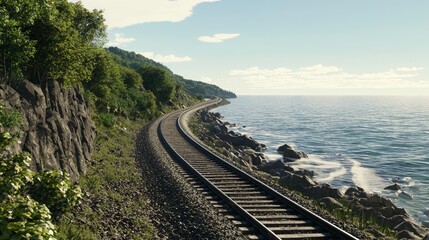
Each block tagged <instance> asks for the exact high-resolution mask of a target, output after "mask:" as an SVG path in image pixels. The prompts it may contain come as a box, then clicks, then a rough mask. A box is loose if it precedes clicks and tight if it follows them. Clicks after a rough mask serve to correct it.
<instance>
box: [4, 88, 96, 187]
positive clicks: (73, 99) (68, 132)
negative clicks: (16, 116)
mask: <svg viewBox="0 0 429 240" xmlns="http://www.w3.org/2000/svg"><path fill="white" fill-rule="evenodd" d="M0 100H1V102H2V104H4V105H5V106H6V108H14V109H16V110H18V111H20V112H21V113H22V115H23V116H24V121H23V133H22V134H21V136H20V140H21V143H20V144H19V145H17V146H15V147H16V148H18V149H20V150H23V151H26V152H29V153H30V154H31V155H32V159H33V162H32V169H33V170H36V171H41V170H44V169H62V170H65V171H67V172H68V173H69V174H70V175H71V177H72V180H73V181H77V180H78V178H79V175H81V174H85V172H86V164H85V162H86V161H87V160H89V159H90V153H91V151H92V143H93V141H94V138H95V125H94V122H93V121H92V119H91V117H90V116H89V113H88V107H87V105H86V103H85V100H84V97H83V94H82V91H81V89H80V88H79V87H76V88H72V89H64V88H63V87H62V86H61V85H60V84H59V83H58V82H57V81H48V82H46V83H44V84H41V85H36V84H33V83H31V82H29V81H27V80H24V81H22V83H20V84H19V85H18V86H16V87H13V88H12V87H10V86H6V85H0Z"/></svg>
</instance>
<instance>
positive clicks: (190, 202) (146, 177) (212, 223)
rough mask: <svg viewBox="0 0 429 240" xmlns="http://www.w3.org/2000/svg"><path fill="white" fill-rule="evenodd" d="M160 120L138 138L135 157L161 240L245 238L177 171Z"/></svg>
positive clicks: (152, 218) (148, 126)
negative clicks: (162, 139) (159, 132)
mask: <svg viewBox="0 0 429 240" xmlns="http://www.w3.org/2000/svg"><path fill="white" fill-rule="evenodd" d="M159 122H160V119H157V120H155V121H154V122H152V123H151V124H149V125H147V126H146V127H144V128H143V129H142V131H141V132H140V134H139V135H138V137H137V142H136V158H137V160H138V163H139V165H140V168H141V170H142V178H143V181H144V182H145V185H146V186H145V189H144V194H145V195H146V196H147V198H148V205H149V211H150V212H149V214H148V215H149V217H150V219H151V223H152V224H153V225H154V226H155V227H156V228H157V236H156V237H157V238H158V239H244V237H243V236H242V235H241V232H239V231H238V229H237V228H236V227H235V226H233V225H232V223H231V222H230V221H229V220H227V219H226V218H225V217H224V216H222V215H221V214H219V213H218V212H217V210H216V209H214V208H213V207H212V206H211V204H210V202H208V201H207V200H206V199H205V198H204V197H203V195H202V194H201V193H199V192H198V191H197V190H195V189H194V188H193V187H192V186H191V184H190V183H188V182H187V181H186V179H185V178H184V177H183V175H182V174H181V173H180V172H179V171H178V169H177V167H176V163H175V162H174V161H173V159H172V158H171V157H170V156H169V155H168V153H167V152H166V151H165V150H164V148H163V147H162V144H161V142H160V140H159V138H158V135H157V126H158V124H159Z"/></svg>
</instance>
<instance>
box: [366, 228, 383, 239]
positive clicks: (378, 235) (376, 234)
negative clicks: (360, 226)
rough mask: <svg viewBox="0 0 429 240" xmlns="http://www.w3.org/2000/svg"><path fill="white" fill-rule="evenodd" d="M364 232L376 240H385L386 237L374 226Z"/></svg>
mask: <svg viewBox="0 0 429 240" xmlns="http://www.w3.org/2000/svg"><path fill="white" fill-rule="evenodd" d="M366 231H367V232H369V233H371V234H372V235H374V237H376V239H385V238H386V236H385V235H384V234H383V233H382V232H380V231H379V230H378V229H376V228H375V227H374V226H369V227H368V228H367V230H366Z"/></svg>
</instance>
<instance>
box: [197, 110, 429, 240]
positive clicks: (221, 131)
mask: <svg viewBox="0 0 429 240" xmlns="http://www.w3.org/2000/svg"><path fill="white" fill-rule="evenodd" d="M196 116H197V118H198V121H200V122H201V123H202V124H201V125H198V124H195V125H194V126H193V130H194V134H195V135H197V137H198V138H199V139H200V140H202V141H203V142H204V143H205V144H207V145H209V146H210V147H212V148H214V149H215V150H217V151H218V152H219V153H220V154H221V155H223V156H224V157H225V158H227V159H228V160H230V161H231V162H233V163H235V164H236V165H239V166H241V167H242V168H244V169H245V170H247V171H248V172H251V173H253V174H256V175H268V179H271V180H272V181H273V182H274V184H278V185H280V186H282V187H284V188H287V189H292V190H295V191H297V192H299V193H302V194H303V195H304V196H306V197H308V198H310V199H313V200H315V201H316V202H317V203H318V204H319V205H320V206H321V207H322V208H323V209H325V211H328V212H330V213H331V214H328V216H326V214H325V213H323V212H324V211H322V212H321V214H322V216H323V217H328V218H329V217H330V216H329V215H335V216H337V219H338V217H339V218H344V219H343V220H345V221H347V220H348V219H349V218H353V217H352V216H358V217H357V218H360V219H357V220H355V221H357V222H359V225H360V226H361V227H364V228H366V229H365V233H363V232H362V231H360V230H356V229H353V227H351V226H346V228H349V229H350V231H351V232H352V233H353V234H355V235H357V236H359V238H375V239H384V238H391V237H393V236H395V237H396V238H397V239H422V238H423V239H429V234H428V229H427V228H424V227H422V226H420V225H419V224H417V223H416V222H415V221H414V220H413V219H412V217H411V216H410V214H409V213H407V211H406V210H405V209H403V208H399V207H397V206H396V205H395V204H393V202H392V201H390V200H389V199H386V198H384V197H381V196H379V195H376V194H372V193H367V192H365V191H364V189H362V188H359V187H351V188H349V189H347V191H346V192H345V193H344V194H343V193H342V192H340V191H339V190H338V189H336V188H333V187H331V186H330V185H329V184H322V183H317V182H316V181H314V180H313V176H314V172H313V171H309V170H296V169H294V168H293V167H291V166H289V165H288V164H287V160H299V159H301V158H308V156H307V155H306V154H305V153H304V152H299V151H296V150H294V149H293V148H292V147H290V146H289V145H288V144H284V145H283V146H281V147H280V148H279V149H278V152H279V153H281V154H282V155H283V157H284V160H286V161H284V160H276V161H268V160H267V159H266V157H265V155H264V153H263V152H264V150H265V149H266V146H265V145H264V144H261V143H258V142H257V141H255V140H254V139H252V138H251V137H250V136H247V135H242V134H240V133H237V132H234V131H230V129H229V128H230V127H235V126H236V125H235V124H233V123H229V122H223V121H222V116H221V114H220V113H213V112H210V111H209V110H208V109H204V110H200V111H198V112H196ZM198 126H200V127H198ZM396 188H397V186H395V185H392V186H389V189H392V190H396ZM318 214H320V213H318ZM349 220H350V219H349ZM374 223H377V224H378V227H372V225H373V224H374ZM347 225H349V224H347ZM363 225H367V226H363ZM380 229H383V232H382V231H380ZM359 232H361V233H359ZM368 233H369V234H370V235H372V236H369V235H368Z"/></svg>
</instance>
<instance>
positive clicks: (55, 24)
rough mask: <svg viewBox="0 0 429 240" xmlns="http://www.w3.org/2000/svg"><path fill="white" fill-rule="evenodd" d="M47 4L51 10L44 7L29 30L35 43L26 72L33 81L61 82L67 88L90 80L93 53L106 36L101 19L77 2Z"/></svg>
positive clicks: (97, 14) (96, 12) (98, 12)
mask: <svg viewBox="0 0 429 240" xmlns="http://www.w3.org/2000/svg"><path fill="white" fill-rule="evenodd" d="M50 1H51V3H52V7H45V8H44V9H43V11H42V14H41V15H40V16H39V17H38V18H37V19H36V20H35V22H34V24H33V25H32V26H31V28H30V38H31V39H32V40H34V41H36V42H37V44H36V54H35V57H34V58H33V61H32V62H31V64H30V65H29V69H28V72H29V73H31V76H32V79H33V80H35V81H40V82H42V81H46V80H48V79H55V80H62V82H63V83H64V84H65V85H66V86H72V85H75V84H77V83H79V82H82V81H89V80H90V78H91V75H92V70H93V68H94V64H95V63H94V59H93V51H94V50H95V49H96V47H97V46H99V45H100V42H102V41H103V40H104V37H105V28H106V26H105V25H104V19H103V16H102V14H101V12H100V11H97V10H94V11H92V12H90V11H88V10H87V9H85V8H84V7H83V6H82V5H81V3H80V2H78V3H69V2H67V0H50Z"/></svg>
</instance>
